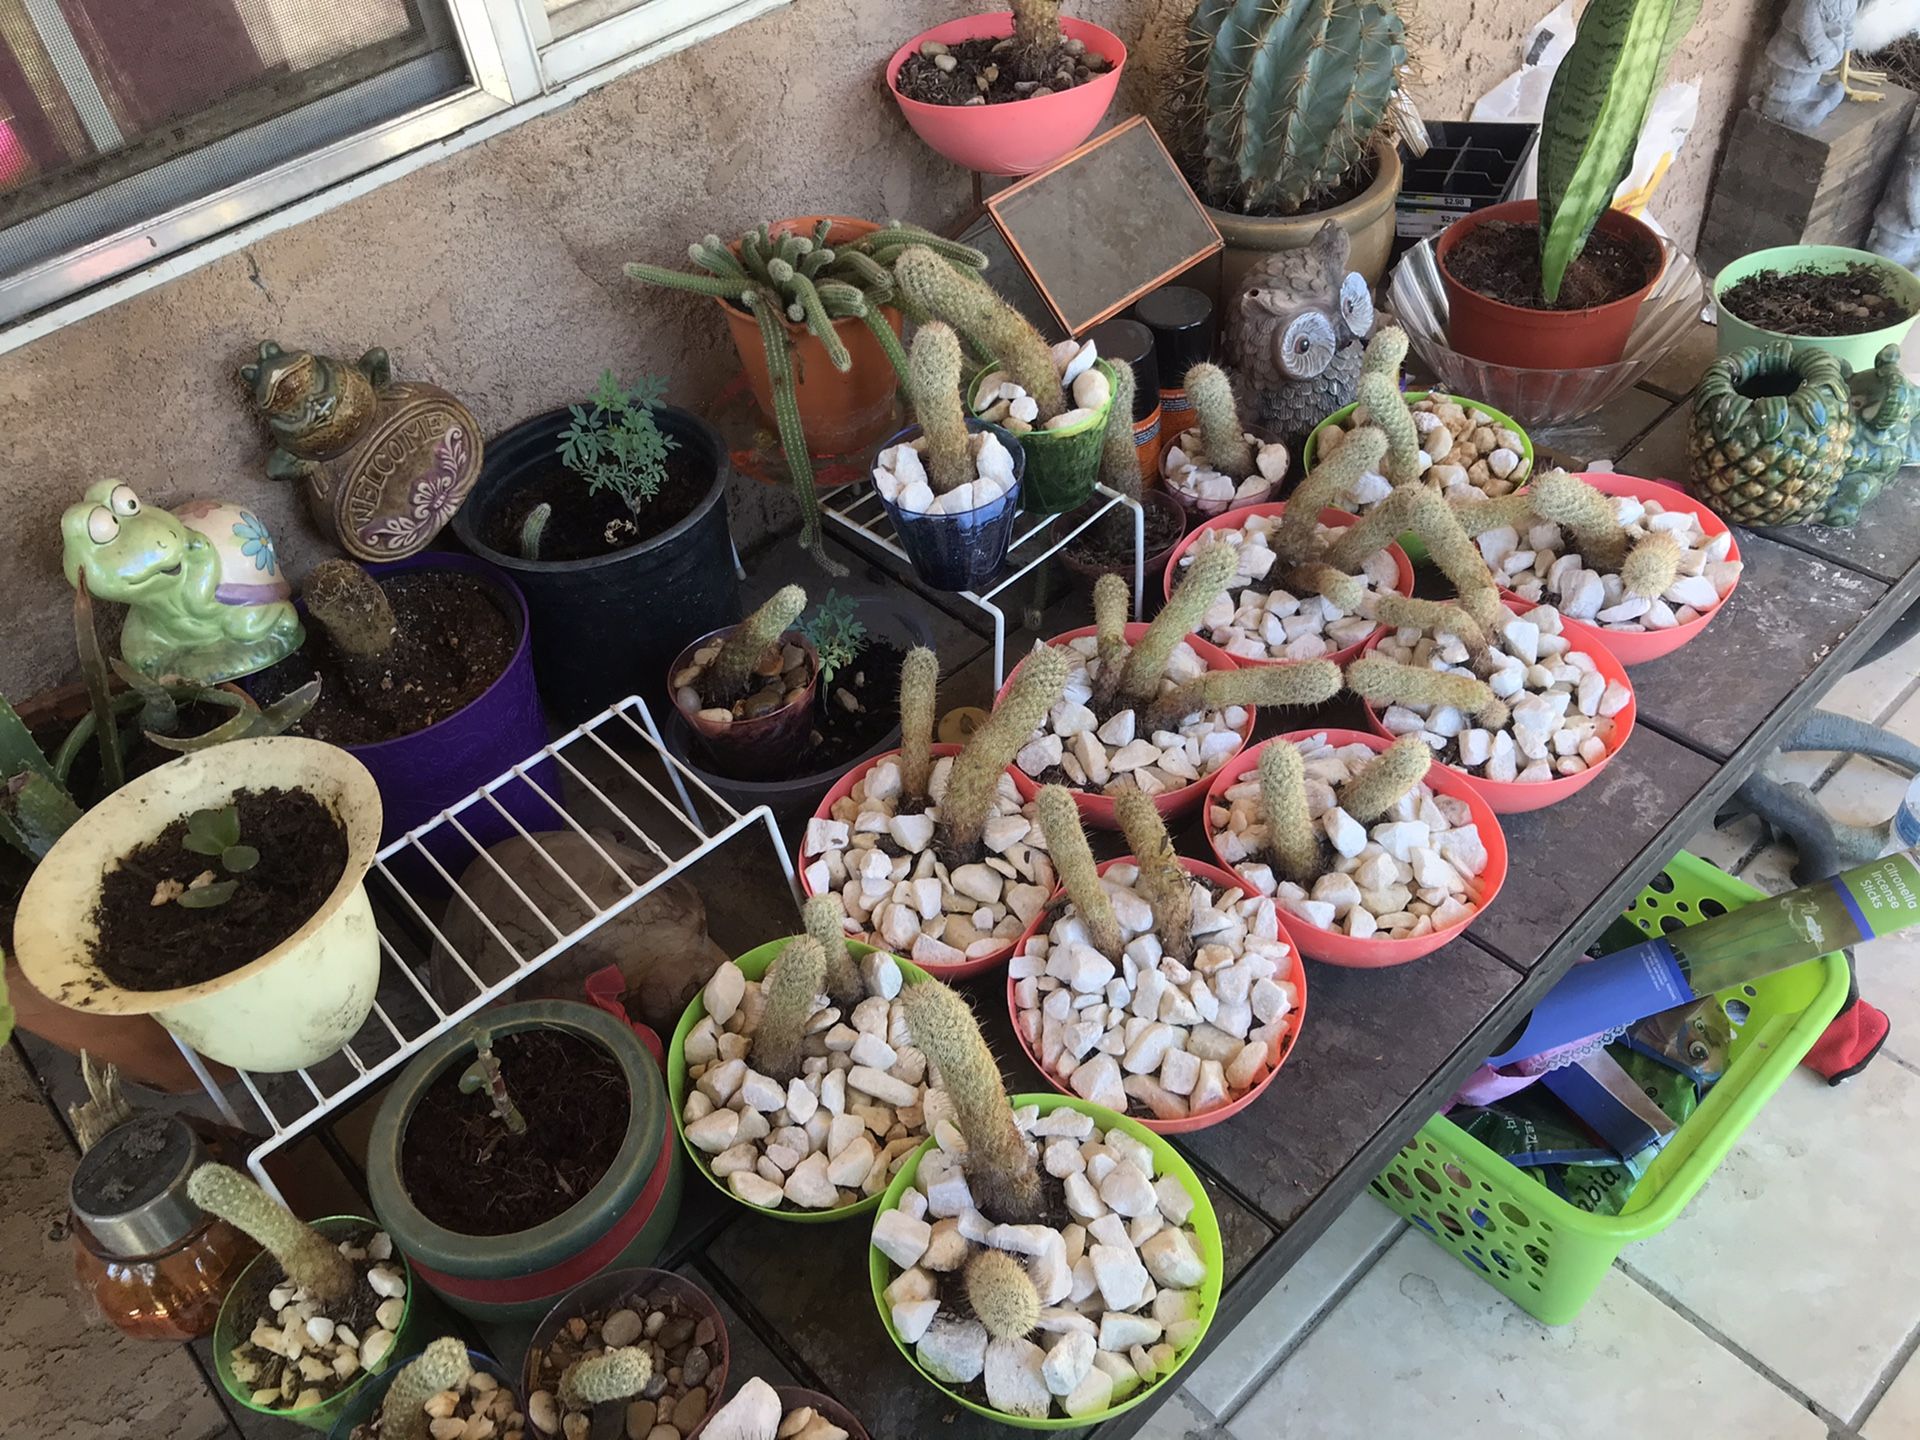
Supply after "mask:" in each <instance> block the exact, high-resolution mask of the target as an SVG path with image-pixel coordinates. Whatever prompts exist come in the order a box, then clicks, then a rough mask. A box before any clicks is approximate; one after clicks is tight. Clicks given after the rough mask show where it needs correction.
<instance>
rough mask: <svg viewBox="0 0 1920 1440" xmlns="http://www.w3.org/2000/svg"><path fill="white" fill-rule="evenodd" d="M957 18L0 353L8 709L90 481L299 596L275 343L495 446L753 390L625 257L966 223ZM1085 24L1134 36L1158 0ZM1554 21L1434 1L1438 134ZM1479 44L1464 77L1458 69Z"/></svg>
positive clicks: (654, 74) (26, 669)
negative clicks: (910, 92)
mask: <svg viewBox="0 0 1920 1440" xmlns="http://www.w3.org/2000/svg"><path fill="white" fill-rule="evenodd" d="M964 8H966V7H965V6H964V5H963V4H960V3H956V0H794V3H793V4H792V5H791V6H789V7H787V8H785V9H782V10H778V11H775V12H773V13H771V14H769V15H767V16H764V17H762V18H761V19H759V20H757V21H754V22H753V23H751V24H749V25H746V26H742V27H740V28H738V29H735V30H733V31H730V32H728V33H727V34H725V35H723V36H721V37H719V38H717V39H715V40H711V41H708V42H706V43H704V44H702V45H699V46H696V47H694V48H693V49H690V50H687V51H684V52H682V53H681V54H679V55H676V56H673V57H671V58H669V59H667V60H664V61H662V62H660V63H658V64H656V65H653V66H650V67H648V68H646V69H643V70H640V71H637V72H635V73H633V74H631V75H628V76H626V77H623V78H622V79H620V80H619V81H616V82H615V83H613V84H611V85H608V86H606V87H605V88H603V89H601V90H598V91H596V92H594V93H592V94H590V95H588V96H586V97H584V98H583V99H581V100H580V101H579V102H578V103H576V104H574V105H572V106H569V107H567V108H566V109H563V110H560V111H556V112H554V113H552V114H550V115H547V116H544V117H542V118H540V119H538V120H535V121H533V122H531V123H529V124H526V125H522V126H520V127H517V128H515V129H513V130H511V131H508V132H507V133H505V134H504V135H501V136H499V137H497V138H495V139H494V140H492V141H490V142H488V143H486V144H484V145H480V146H476V147H474V148H472V149H469V150H466V151H463V152H461V153H458V154H456V155H453V156H450V157H449V158H447V159H445V160H443V161H441V162H439V163H437V164H435V165H432V166H429V167H427V168H425V169H422V170H420V171H417V172H416V173H414V174H412V175H409V176H407V177H405V178H404V179H401V180H399V181H396V182H395V183H393V184H390V185H388V186H385V187H384V188H382V189H380V190H377V191H374V192H373V193H371V194H369V195H366V196H364V197H362V198H361V199H359V200H356V201H354V202H353V203H351V204H348V205H345V206H342V207H340V208H338V209H336V210H333V211H330V212H329V213H327V214H325V215H322V216H320V217H319V218H317V219H314V220H311V221H308V222H307V223H305V224H303V225H300V226H298V227H296V228H293V229H291V230H286V231H282V232H280V233H279V234H276V235H272V236H269V237H267V238H266V239H265V240H263V241H261V242H260V243H258V244H256V245H254V246H252V247H251V248H250V249H248V250H246V251H244V252H241V253H238V254H235V255H232V256H229V257H227V258H225V259H223V260H220V261H217V262H215V263H213V264H211V265H208V266H206V267H204V268H202V269H199V270H196V271H194V272H192V273H191V274H188V275H186V276H183V277H181V278H180V279H178V280H175V281H173V282H172V283H170V284H168V285H165V286H163V287H161V288H159V289H156V290H152V291H149V292H147V293H145V294H143V295H140V296H137V297H134V298H132V299H129V300H127V301H124V302H122V303H121V304H119V305H116V306H114V307H112V308H111V309H108V310H106V311H104V312H102V313H101V314H99V315H96V316H93V317H92V318H90V319H88V320H85V321H83V322H80V323H78V324H75V325H72V326H69V327H67V328H65V329H63V330H60V331H58V332H56V333H54V334H52V335H50V336H48V337H46V338H44V339H41V340H39V341H37V342H35V343H34V344H32V345H29V346H26V347H24V348H23V349H20V350H16V351H14V352H12V353H10V354H7V355H4V356H0V584H4V587H5V588H4V602H5V606H6V621H5V629H4V632H3V633H4V643H3V644H0V692H4V693H8V694H12V695H15V696H20V695H24V694H26V693H28V692H30V691H31V690H33V689H36V688H38V687H39V686H41V685H43V684H46V683H49V682H51V681H54V680H58V679H60V678H63V677H64V676H66V675H67V674H68V673H69V671H70V670H71V668H72V640H71V632H70V628H69V624H68V619H67V616H68V607H69V604H70V597H69V595H68V592H67V591H66V589H65V586H64V584H63V582H62V581H61V579H60V575H59V570H58V546H57V531H56V522H57V517H58V512H59V511H60V509H61V508H62V507H64V506H65V505H66V504H68V503H69V502H70V501H72V500H73V499H75V498H77V497H78V495H79V492H80V491H81V490H82V489H83V488H84V487H85V485H86V484H87V483H88V482H89V481H91V480H93V479H96V478H99V477H101V476H107V475H113V476H118V477H120V478H123V479H125V480H127V481H129V482H130V483H132V484H133V485H134V486H135V487H136V488H138V489H139V490H140V491H141V492H142V494H143V495H144V496H145V497H146V498H147V499H149V500H150V501H155V502H160V503H168V502H177V501H180V500H184V499H186V498H188V497H190V496H196V495H210V494H220V495H225V496H228V497H230V498H234V499H238V500H243V501H245V502H247V503H248V504H250V505H253V506H255V507H257V508H258V510H259V511H260V512H261V514H262V515H263V516H264V517H265V518H266V519H267V520H268V522H269V523H270V524H271V525H272V526H273V528H274V530H275V532H276V534H277V535H278V536H279V537H280V539H281V545H282V550H283V552H284V554H285V556H286V558H287V560H288V563H289V566H290V568H291V569H292V570H293V572H294V573H295V574H296V575H298V574H300V573H302V572H303V571H304V570H305V568H306V567H307V566H308V565H309V564H311V563H312V561H313V560H314V559H316V558H318V554H319V545H318V543H317V541H316V540H315V538H314V537H313V534H312V532H311V531H310V530H309V529H308V527H307V524H306V521H305V517H304V515H303V514H301V513H300V510H299V507H298V504H297V500H296V498H295V497H294V496H293V495H292V494H291V493H290V492H288V491H287V490H285V489H283V488H280V487H278V486H275V485H272V484H270V483H269V482H267V481H266V480H265V479H264V478H263V477H262V475H261V472H260V464H261V460H262V458H263V452H264V446H263V443H262V440H261V438H260V434H259V432H258V430H257V429H256V427H255V425H254V422H253V420H252V418H251V417H250V415H249V414H248V413H247V411H246V409H245V408H244V406H243V405H242V402H241V395H240V391H239V388H238V386H237V383H236V382H235V381H234V380H233V378H232V377H233V370H234V367H235V366H236V365H238V364H239V363H240V362H241V361H242V360H243V359H245V358H246V357H247V356H248V355H249V354H250V352H251V350H252V348H253V346H254V345H255V344H256V343H257V342H258V341H259V340H261V339H263V338H266V337H270V336H271V337H274V338H277V339H279V340H281V341H282V342H283V343H287V344H300V345H307V346H312V347H314V348H320V349H326V350H329V351H331V352H333V353H336V354H343V355H349V356H351V355H357V354H358V353H359V352H360V351H361V350H362V349H363V348H365V347H366V346H368V345H373V344H380V345H385V346H386V347H387V348H388V349H389V350H390V351H391V352H392V354H393V357H394V361H395V365H396V368H397V369H398V371H399V372H400V373H401V374H403V375H407V376H415V377H420V378H425V379H430V380H434V381H438V382H439V383H442V384H444V385H447V386H448V387H450V388H451V389H453V390H455V391H456V392H457V393H459V394H460V395H461V396H462V397H464V398H465V399H466V400H467V401H468V403H469V404H470V405H472V407H473V409H474V411H475V412H476V414H477V415H478V417H479V419H480V421H481V423H482V425H483V427H484V428H485V429H486V430H487V431H488V432H489V433H491V432H494V431H497V430H499V429H501V428H503V427H505V426H506V425H508V424H510V423H512V422H513V421H515V420H518V419H521V418H523V417H525V416H527V415H530V414H533V413H536V412H538V411H540V410H543V409H546V408H549V407H551V406H553V405H556V404H559V403H562V402H563V401H566V400H569V399H573V398H576V397H577V396H578V395H580V394H581V393H582V392H583V391H585V390H586V389H588V388H589V387H590V386H591V384H592V382H593V379H594V377H595V375H597V374H598V372H599V371H600V370H601V369H602V368H603V367H607V366H611V367H613V368H614V369H616V370H617V371H619V372H620V373H621V374H623V375H632V374H635V373H637V372H640V371H654V372H657V373H662V374H667V375H670V376H672V377H673V387H672V395H673V398H674V399H675V400H676V401H678V402H679V403H682V404H687V405H691V406H695V407H697V406H699V405H700V404H701V403H702V402H703V401H705V400H706V399H707V398H708V397H710V396H711V395H712V394H713V393H714V392H715V391H716V390H717V389H718V388H719V386H720V385H721V384H723V383H724V381H725V379H726V377H727V375H728V373H729V372H730V370H731V368H732V361H731V351H730V348H729V346H728V345H727V342H726V340H725V338H724V336H723V334H722V333H721V331H720V328H719V327H718V326H717V325H716V324H715V322H714V317H713V315H712V313H711V310H710V307H709V305H708V303H707V302H705V301H697V300H692V299H687V298H682V297H675V296H671V295H663V294H660V293H658V292H652V291H643V290H640V289H639V288H638V287H636V286H634V285H632V284H630V283H629V282H628V281H626V280H625V279H624V278H623V277H622V275H621V273H620V266H621V263H622V262H623V261H626V260H629V259H642V258H644V259H651V260H660V261H668V262H673V261H677V260H678V258H679V257H680V256H681V254H682V253H683V250H684V246H685V244H686V242H687V241H688V240H689V239H691V238H692V237H695V236H698V235H700V234H703V233H705V232H707V231H710V230H718V231H721V232H722V233H726V232H729V231H732V230H735V229H737V228H739V227H740V226H742V225H745V224H748V223H752V222H754V221H758V220H760V219H763V218H771V217H777V216H782V215H789V214H795V213H817V212H823V211H837V212H840V213H845V214H855V215H901V216H905V217H909V218H912V219H914V220H916V221H919V222H920V223H923V224H929V225H936V226H938V225H943V224H946V223H948V222H949V221H951V220H952V219H954V218H955V217H957V216H958V215H959V214H960V212H961V211H962V210H963V209H964V207H965V206H966V204H967V202H968V186H967V179H966V176H965V175H964V174H963V173H962V172H959V171H957V170H955V169H953V168H952V167H950V166H948V165H947V164H945V162H943V161H940V160H938V159H937V158H935V157H933V156H932V155H931V154H930V153H929V152H928V151H926V150H925V148H924V147H922V146H921V145H919V144H918V143H917V142H916V141H915V140H914V138H913V137H912V135H911V133H910V132H908V131H907V129H906V127H905V125H904V123H903V122H902V121H901V119H900V117H899V115H898V113H897V111H896V110H895V108H894V107H893V105H892V104H891V103H890V102H889V101H888V100H887V98H886V96H885V92H884V90H883V88H882V87H881V85H880V82H879V79H878V75H879V70H880V67H881V65H882V63H883V61H884V60H885V58H886V56H887V55H888V54H889V53H890V52H891V50H892V49H893V47H894V46H895V45H897V44H898V43H899V41H900V40H901V38H903V37H904V36H906V35H908V34H911V33H913V32H914V31H916V30H919V29H923V28H925V27H927V26H930V25H933V24H935V23H937V22H939V21H941V20H944V19H948V18H950V17H951V16H953V15H954V14H956V13H959V12H961V11H962V10H963V9H964ZM1070 8H1071V9H1073V10H1075V11H1077V12H1078V13H1081V14H1086V15H1090V16H1093V17H1095V18H1098V19H1100V20H1102V21H1103V22H1104V23H1106V24H1108V25H1109V26H1111V27H1112V28H1114V29H1116V30H1118V31H1119V32H1120V33H1121V34H1122V35H1124V36H1127V37H1129V38H1130V37H1131V36H1132V35H1133V34H1134V33H1135V30H1136V28H1137V26H1138V24H1139V19H1140V17H1141V16H1142V15H1143V14H1144V13H1145V12H1146V11H1147V10H1148V8H1149V0H1101V3H1098V4H1094V3H1090V0H1079V3H1076V4H1071V5H1070ZM1544 8H1545V0H1427V3H1426V4H1425V6H1424V10H1423V13H1424V16H1425V23H1426V27H1427V29H1428V31H1429V33H1430V36H1431V37H1432V38H1431V40H1430V43H1429V45H1428V47H1427V53H1426V55H1425V57H1424V71H1425V78H1424V80H1423V82H1422V86H1421V92H1420V93H1421V98H1422V103H1423V109H1424V110H1425V112H1426V113H1427V114H1429V115H1431V116H1434V117H1446V116H1450V115H1460V114H1464V113H1465V109H1466V106H1467V105H1468V104H1469V103H1470V102H1471V100H1472V98H1473V97H1474V96H1476V95H1478V94H1479V93H1480V92H1481V91H1482V90H1484V89H1486V88H1487V87H1488V86H1489V85H1491V84H1492V83H1493V82H1494V81H1495V80H1496V79H1498V78H1499V77H1500V76H1501V75H1503V74H1505V73H1506V71H1507V70H1508V69H1510V68H1511V67H1512V66H1513V64H1514V63H1515V61H1516V58H1517V52H1518V41H1519V36H1520V34H1521V33H1522V32H1523V31H1524V30H1525V28H1526V27H1527V25H1528V24H1530V23H1531V21H1532V20H1533V18H1534V16H1535V14H1536V12H1537V10H1539V9H1544ZM1708 8H1709V9H1710V10H1714V11H1715V12H1717V13H1715V14H1714V15H1713V16H1712V17H1710V18H1707V19H1703V20H1702V22H1701V26H1700V32H1699V33H1698V34H1696V35H1695V36H1694V38H1693V40H1692V41H1691V42H1690V44H1689V45H1688V46H1687V49H1686V50H1685V51H1684V52H1683V53H1682V59H1681V61H1680V63H1679V65H1678V66H1676V73H1681V74H1685V73H1688V72H1689V70H1690V69H1691V68H1701V69H1705V70H1707V71H1708V84H1707V91H1706V94H1705V95H1704V97H1703V101H1702V119H1701V123H1700V125H1699V127H1698V128H1697V129H1696V131H1695V134H1694V136H1693V140H1692V141H1691V142H1690V147H1689V153H1688V154H1687V156H1686V157H1684V158H1683V160H1682V161H1681V163H1680V165H1679V166H1678V167H1676V169H1675V172H1674V174H1673V175H1672V176H1671V177H1670V178H1669V180H1668V184H1667V187H1666V190H1665V191H1664V192H1663V195H1662V197H1661V200H1660V201H1659V205H1658V208H1659V213H1660V214H1661V215H1662V217H1663V218H1664V219H1666V220H1667V221H1668V222H1669V223H1670V224H1671V225H1672V226H1673V227H1674V228H1675V229H1676V231H1677V233H1679V234H1680V235H1681V236H1682V238H1683V239H1687V240H1690V239H1691V238H1692V235H1693V232H1694V230H1695V228H1696V227H1697V225H1698V222H1699V217H1700V212H1701V209H1702V207H1703V205H1704V201H1705V194H1706V183H1707V177H1708V175H1709V173H1710V169H1711V164H1712V159H1713V156H1714V154H1715V151H1716V150H1717V144H1718V137H1719V133H1720V129H1721V124H1722V122H1723V120H1724V117H1725V115H1726V113H1727V111H1728V109H1729V108H1730V106H1731V104H1732V102H1733V97H1734V96H1735V95H1736V94H1737V93H1739V89H1740V86H1741V85H1742V83H1743V80H1742V78H1741V77H1742V71H1743V67H1744V65H1745V63H1746V62H1747V58H1748V57H1750V56H1751V55H1753V54H1754V53H1757V49H1758V41H1757V39H1756V38H1755V36H1754V35H1753V33H1752V31H1753V27H1754V25H1755V23H1756V21H1755V16H1756V14H1757V12H1758V11H1759V10H1761V9H1763V8H1764V3H1763V0H1730V3H1725V4H1719V5H1715V6H1710V7H1708ZM1460 36H1465V37H1469V42H1470V45H1471V47H1472V48H1471V52H1470V53H1468V54H1466V55H1465V56H1456V55H1454V54H1452V53H1451V52H1452V44H1451V43H1450V42H1451V40H1452V39H1453V37H1460ZM770 502H771V503H770ZM779 502H780V497H779V496H778V495H777V494H776V493H775V492H768V491H765V490H764V489H763V488H762V487H758V486H754V485H752V484H750V483H749V484H748V485H746V486H744V487H742V491H741V493H740V494H738V495H737V496H736V499H735V516H736V530H737V531H740V532H752V531H755V530H757V529H759V528H761V527H762V526H763V525H764V524H765V523H766V522H767V519H768V518H769V516H771V517H772V518H773V519H775V520H776V521H777V520H778V518H779V517H780V514H781V511H780V504H779Z"/></svg>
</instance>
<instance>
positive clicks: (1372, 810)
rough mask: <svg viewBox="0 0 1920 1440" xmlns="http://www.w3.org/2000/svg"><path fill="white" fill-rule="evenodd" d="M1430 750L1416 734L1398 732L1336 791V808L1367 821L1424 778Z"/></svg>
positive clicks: (1429, 762)
mask: <svg viewBox="0 0 1920 1440" xmlns="http://www.w3.org/2000/svg"><path fill="white" fill-rule="evenodd" d="M1431 764H1433V751H1432V749H1431V748H1429V746H1428V745H1427V742H1426V741H1425V740H1422V739H1421V738H1420V737H1419V736H1418V735H1402V736H1401V737H1400V738H1399V739H1398V740H1396V741H1394V742H1393V744H1391V745H1389V746H1388V747H1387V748H1386V749H1385V750H1382V751H1381V752H1380V753H1379V754H1378V755H1376V756H1374V757H1373V759H1371V760H1369V761H1368V762H1367V767H1366V769H1364V770H1362V771H1361V772H1360V773H1359V774H1358V775H1356V776H1354V778H1353V779H1352V780H1350V781H1348V782H1347V784H1346V786H1345V787H1344V788H1342V790H1341V791H1340V808H1341V809H1342V810H1345V811H1346V812H1347V814H1349V815H1351V816H1352V817H1353V818H1354V819H1356V820H1358V821H1359V822H1360V823H1361V824H1362V825H1371V824H1372V823H1373V822H1374V821H1375V820H1378V819H1379V818H1380V817H1381V816H1382V815H1384V814H1386V813H1387V811H1388V810H1389V809H1390V808H1392V806H1393V803H1394V802H1395V801H1396V800H1398V799H1399V798H1400V797H1401V796H1403V795H1405V794H1407V793H1408V792H1409V791H1410V790H1412V789H1413V787H1414V786H1416V785H1418V784H1419V783H1420V782H1421V781H1422V780H1423V779H1425V778H1426V774H1427V767H1428V766H1429V765H1431Z"/></svg>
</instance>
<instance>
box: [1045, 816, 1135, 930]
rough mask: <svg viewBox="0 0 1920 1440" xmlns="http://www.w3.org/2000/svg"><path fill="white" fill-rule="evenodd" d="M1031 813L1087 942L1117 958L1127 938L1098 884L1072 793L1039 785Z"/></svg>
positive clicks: (1097, 871)
mask: <svg viewBox="0 0 1920 1440" xmlns="http://www.w3.org/2000/svg"><path fill="white" fill-rule="evenodd" d="M1034 813H1035V814H1036V815H1038V817H1039V819H1040V833H1041V834H1042V835H1044V836H1046V837H1047V852H1048V853H1049V854H1050V855H1052V856H1053V868H1054V871H1055V873H1057V874H1058V875H1059V877H1060V887H1061V888H1062V889H1063V890H1065V891H1066V892H1067V898H1068V899H1069V900H1071V901H1072V902H1073V908H1074V909H1075V910H1077V911H1078V912H1079V913H1080V923H1081V924H1083V925H1085V926H1086V927H1087V940H1088V942H1089V943H1090V944H1092V946H1093V948H1094V949H1096V950H1098V951H1099V952H1100V953H1101V954H1102V955H1105V956H1106V957H1107V958H1108V959H1109V960H1117V959H1119V958H1120V952H1121V950H1122V949H1124V948H1125V946H1126V938H1125V937H1124V936H1123V935H1121V933H1120V921H1119V919H1118V918H1117V917H1116V916H1115V915H1114V913H1113V899H1112V897H1111V896H1109V895H1108V894H1107V887H1106V886H1104V885H1102V884H1101V883H1100V870H1099V867H1098V866H1097V865H1095V864H1094V860H1093V851H1092V849H1091V848H1090V847H1089V846H1088V845H1087V833H1086V831H1084V830H1082V829H1081V828H1080V811H1079V808H1078V807H1077V806H1075V805H1074V803H1073V794H1072V792H1071V791H1069V790H1068V789H1067V788H1066V787H1065V786H1064V785H1046V786H1042V787H1041V790H1040V794H1039V795H1038V796H1037V797H1035V800H1034Z"/></svg>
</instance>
